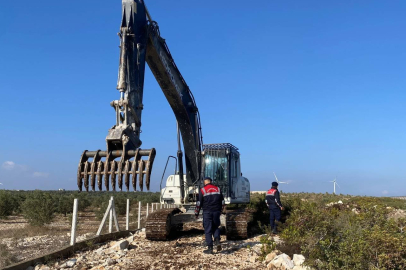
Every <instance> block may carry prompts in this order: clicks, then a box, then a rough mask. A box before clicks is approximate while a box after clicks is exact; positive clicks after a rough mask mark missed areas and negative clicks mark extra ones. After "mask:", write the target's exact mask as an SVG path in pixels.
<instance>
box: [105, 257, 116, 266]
mask: <svg viewBox="0 0 406 270" xmlns="http://www.w3.org/2000/svg"><path fill="white" fill-rule="evenodd" d="M106 264H107V265H113V264H116V260H113V259H110V258H108V259H107V260H106Z"/></svg>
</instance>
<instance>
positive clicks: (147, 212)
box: [147, 203, 149, 217]
mask: <svg viewBox="0 0 406 270" xmlns="http://www.w3.org/2000/svg"><path fill="white" fill-rule="evenodd" d="M148 209H149V205H148V203H147V217H148Z"/></svg>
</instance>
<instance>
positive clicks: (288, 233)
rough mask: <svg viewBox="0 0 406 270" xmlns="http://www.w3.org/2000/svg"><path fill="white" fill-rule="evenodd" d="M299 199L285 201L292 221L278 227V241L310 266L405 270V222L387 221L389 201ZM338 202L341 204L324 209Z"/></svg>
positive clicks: (399, 220)
mask: <svg viewBox="0 0 406 270" xmlns="http://www.w3.org/2000/svg"><path fill="white" fill-rule="evenodd" d="M302 199H303V198H302ZM302 199H299V200H298V197H296V196H291V197H287V198H286V202H285V205H286V206H287V207H290V213H289V214H290V216H289V217H288V218H287V221H286V223H285V224H283V225H282V226H281V228H282V229H283V231H282V233H281V238H282V239H283V241H284V242H285V244H287V245H291V246H296V247H298V248H300V250H301V252H302V254H303V255H304V256H305V257H306V263H307V264H308V265H309V266H313V267H315V268H316V269H406V249H405V243H406V234H405V233H402V230H403V226H404V221H403V220H402V219H398V220H393V219H389V218H388V212H389V210H388V209H387V208H386V207H387V200H381V199H379V198H370V197H349V196H336V197H335V198H331V196H330V195H329V196H324V198H320V197H319V196H314V197H313V198H312V197H308V198H307V199H305V200H302ZM338 200H342V201H343V204H334V205H331V206H326V203H328V202H330V201H335V202H337V201H338ZM353 208H355V209H357V211H358V212H357V213H355V211H354V212H353V211H352V209H353Z"/></svg>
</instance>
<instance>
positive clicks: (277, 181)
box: [273, 172, 289, 184]
mask: <svg viewBox="0 0 406 270" xmlns="http://www.w3.org/2000/svg"><path fill="white" fill-rule="evenodd" d="M273 175H275V179H276V183H278V184H289V183H288V182H279V180H278V177H276V174H275V172H274V173H273Z"/></svg>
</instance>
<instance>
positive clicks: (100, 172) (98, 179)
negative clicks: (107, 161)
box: [97, 160, 103, 191]
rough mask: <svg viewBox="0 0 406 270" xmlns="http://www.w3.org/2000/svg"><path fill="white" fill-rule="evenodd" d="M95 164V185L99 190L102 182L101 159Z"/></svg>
mask: <svg viewBox="0 0 406 270" xmlns="http://www.w3.org/2000/svg"><path fill="white" fill-rule="evenodd" d="M98 163H99V164H98V166H97V187H98V188H99V191H101V190H102V183H103V174H102V170H103V161H101V160H100V161H99V162H98Z"/></svg>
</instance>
